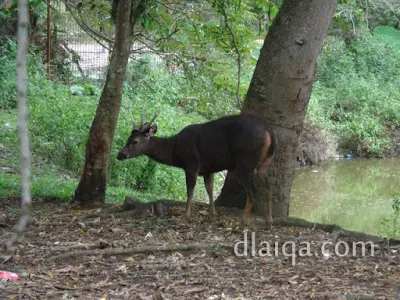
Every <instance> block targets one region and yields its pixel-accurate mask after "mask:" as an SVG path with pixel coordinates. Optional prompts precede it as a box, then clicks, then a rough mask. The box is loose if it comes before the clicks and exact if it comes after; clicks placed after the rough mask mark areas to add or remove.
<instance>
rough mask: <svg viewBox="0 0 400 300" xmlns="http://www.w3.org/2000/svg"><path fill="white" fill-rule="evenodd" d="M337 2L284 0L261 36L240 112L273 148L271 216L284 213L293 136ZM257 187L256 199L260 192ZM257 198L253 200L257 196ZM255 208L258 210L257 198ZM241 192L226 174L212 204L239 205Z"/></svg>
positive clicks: (297, 132)
mask: <svg viewBox="0 0 400 300" xmlns="http://www.w3.org/2000/svg"><path fill="white" fill-rule="evenodd" d="M335 7H336V1H335V0H303V1H298V0H285V1H284V2H283V5H282V7H281V9H280V11H279V14H278V16H277V17H276V19H275V21H274V23H273V25H272V26H271V29H270V31H269V33H268V35H267V37H266V39H265V42H264V45H263V47H262V49H261V52H260V57H259V59H258V62H257V65H256V68H255V71H254V74H253V78H252V81H251V83H250V87H249V90H248V92H247V95H246V99H245V101H244V105H243V109H242V113H243V114H253V115H257V116H259V117H261V118H262V119H263V120H264V121H265V122H266V123H267V124H269V125H270V126H271V127H272V128H273V129H274V130H275V133H276V136H277V139H278V147H277V151H276V154H275V158H274V159H273V161H272V163H271V165H270V166H269V168H268V172H267V176H266V177H267V179H268V181H267V182H268V183H269V186H270V188H271V191H272V198H273V200H274V201H273V214H274V216H288V214H289V197H290V189H291V186H292V182H293V178H294V169H295V161H296V151H297V146H298V139H299V135H300V133H301V130H302V127H303V121H304V118H305V115H306V112H307V106H308V101H309V99H310V95H311V91H312V85H313V82H314V73H315V65H316V61H317V57H318V54H319V53H320V51H321V48H322V45H323V41H324V38H325V35H326V32H327V30H328V26H329V23H330V20H331V18H332V15H333V13H334V10H335ZM264 193H265V191H260V192H259V194H260V195H258V196H259V197H260V198H264V197H265V194H264ZM259 197H257V199H258V198H259ZM257 199H256V204H257V202H258V204H257V205H255V208H254V212H255V213H258V214H260V213H262V212H263V205H262V204H261V203H262V202H259V201H257ZM245 201H246V196H245V193H244V192H243V191H241V188H240V187H239V185H237V182H236V180H235V178H234V175H233V174H228V176H227V180H226V181H225V185H224V187H223V189H222V192H221V195H220V196H219V197H218V199H217V201H216V205H220V206H231V207H232V206H233V207H244V205H245Z"/></svg>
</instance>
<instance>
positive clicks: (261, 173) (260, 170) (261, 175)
mask: <svg viewBox="0 0 400 300" xmlns="http://www.w3.org/2000/svg"><path fill="white" fill-rule="evenodd" d="M271 161H272V157H271V156H270V157H268V156H267V157H265V158H264V159H263V161H262V162H261V163H260V164H259V165H258V167H257V169H256V173H257V177H258V179H259V180H260V181H261V182H262V183H263V185H264V186H265V188H266V195H265V202H266V216H265V219H266V228H267V229H272V221H273V219H272V193H271V188H270V186H269V183H268V179H267V178H266V177H265V173H266V168H267V167H268V165H269V164H270V163H271Z"/></svg>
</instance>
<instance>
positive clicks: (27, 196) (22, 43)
mask: <svg viewBox="0 0 400 300" xmlns="http://www.w3.org/2000/svg"><path fill="white" fill-rule="evenodd" d="M28 24H29V14H28V1H27V0H19V4H18V55H17V86H18V129H19V136H20V142H21V213H22V215H21V217H20V219H19V221H18V224H17V226H16V227H15V229H14V234H13V236H12V237H11V238H10V239H9V240H8V241H7V243H6V245H5V246H6V250H7V251H12V250H13V245H14V243H15V242H16V241H17V240H18V238H19V237H20V235H21V234H22V233H23V232H24V231H25V230H26V227H27V226H28V224H29V222H30V220H31V216H30V212H31V209H30V208H31V202H32V201H31V192H30V157H31V153H30V150H29V135H28V110H27V105H26V94H27V89H28V79H27V71H26V54H27V52H28Z"/></svg>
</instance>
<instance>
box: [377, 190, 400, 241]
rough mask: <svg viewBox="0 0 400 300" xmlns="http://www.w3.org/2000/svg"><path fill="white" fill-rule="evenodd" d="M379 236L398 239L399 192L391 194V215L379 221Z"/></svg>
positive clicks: (399, 234) (399, 233)
mask: <svg viewBox="0 0 400 300" xmlns="http://www.w3.org/2000/svg"><path fill="white" fill-rule="evenodd" d="M381 235H382V236H384V237H386V238H392V239H395V238H399V237H400V192H399V191H397V192H395V193H394V194H393V199H392V215H391V216H390V217H389V218H382V220H381Z"/></svg>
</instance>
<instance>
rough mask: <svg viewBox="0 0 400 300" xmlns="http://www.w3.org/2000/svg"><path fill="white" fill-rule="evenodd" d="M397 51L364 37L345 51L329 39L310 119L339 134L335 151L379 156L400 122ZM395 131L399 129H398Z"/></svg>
mask: <svg viewBox="0 0 400 300" xmlns="http://www.w3.org/2000/svg"><path fill="white" fill-rule="evenodd" d="M398 86H400V51H398V50H396V49H395V48H394V47H392V46H391V45H390V44H387V43H385V42H383V41H382V38H380V39H377V38H374V37H372V36H370V35H368V34H364V35H362V36H361V37H359V38H358V39H357V40H356V41H354V43H353V44H352V46H351V48H348V47H347V46H346V45H345V43H344V42H342V41H340V40H338V39H335V38H329V39H328V40H327V43H326V46H325V48H324V51H323V55H322V59H321V61H320V62H319V65H318V75H317V81H316V83H315V85H314V89H313V94H312V98H311V101H310V106H309V112H308V113H309V116H310V119H311V120H312V121H313V122H314V123H315V124H317V125H319V126H321V127H322V128H325V129H327V130H330V131H331V132H333V133H334V134H335V135H337V136H338V143H339V148H340V149H343V150H344V151H350V152H353V153H355V154H358V155H360V156H378V157H382V156H385V155H387V154H389V153H390V151H391V150H392V148H393V147H394V143H393V142H392V141H391V134H392V132H393V130H396V128H397V126H398V122H399V121H400V91H399V89H398ZM397 129H398V128H397Z"/></svg>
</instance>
